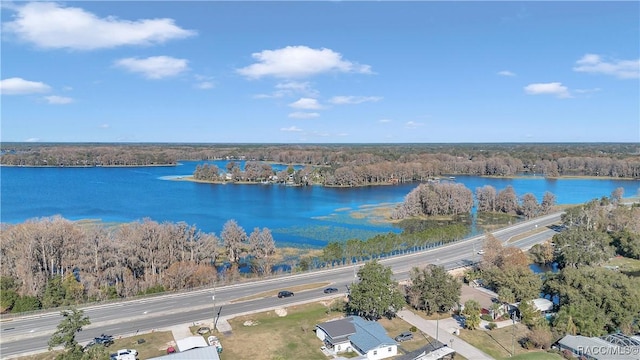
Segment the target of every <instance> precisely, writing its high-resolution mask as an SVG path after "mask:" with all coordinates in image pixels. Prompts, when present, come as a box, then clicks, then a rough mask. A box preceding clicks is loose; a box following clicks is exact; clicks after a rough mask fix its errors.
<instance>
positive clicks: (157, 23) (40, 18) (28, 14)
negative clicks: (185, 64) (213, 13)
mask: <svg viewBox="0 0 640 360" xmlns="http://www.w3.org/2000/svg"><path fill="white" fill-rule="evenodd" d="M15 11H16V12H17V14H16V15H15V17H14V19H15V20H13V21H10V22H7V23H5V24H4V25H3V27H2V29H3V31H4V32H5V33H7V34H12V35H15V36H16V37H17V38H18V39H20V40H22V41H26V42H29V43H32V44H34V45H36V46H38V47H40V48H45V49H72V50H94V49H104V48H113V47H117V46H122V45H153V44H162V43H164V42H166V41H167V40H172V39H181V38H185V37H189V36H193V35H195V34H196V32H195V31H192V30H185V29H182V28H180V27H179V26H176V25H175V23H174V20H173V19H166V18H165V19H141V20H136V21H130V20H122V19H118V18H116V17H114V16H108V17H104V18H99V17H98V16H96V15H95V14H92V13H90V12H87V11H85V10H83V9H81V8H77V7H63V6H62V5H60V4H56V3H53V2H31V3H28V4H26V5H24V6H20V7H15Z"/></svg>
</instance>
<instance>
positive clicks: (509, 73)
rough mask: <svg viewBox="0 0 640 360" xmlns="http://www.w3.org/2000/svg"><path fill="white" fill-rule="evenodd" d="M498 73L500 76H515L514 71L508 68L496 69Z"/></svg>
mask: <svg viewBox="0 0 640 360" xmlns="http://www.w3.org/2000/svg"><path fill="white" fill-rule="evenodd" d="M498 75H501V76H516V74H515V73H514V72H511V71H509V70H502V71H498Z"/></svg>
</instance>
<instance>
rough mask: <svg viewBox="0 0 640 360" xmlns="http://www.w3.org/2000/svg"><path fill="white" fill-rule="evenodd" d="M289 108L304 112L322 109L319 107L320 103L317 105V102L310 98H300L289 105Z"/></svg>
mask: <svg viewBox="0 0 640 360" xmlns="http://www.w3.org/2000/svg"><path fill="white" fill-rule="evenodd" d="M289 106H291V107H292V108H296V109H305V110H317V109H322V106H321V105H320V103H318V100H316V99H311V98H300V99H299V100H298V101H296V102H292V103H291V104H289Z"/></svg>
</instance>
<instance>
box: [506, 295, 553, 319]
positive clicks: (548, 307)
mask: <svg viewBox="0 0 640 360" xmlns="http://www.w3.org/2000/svg"><path fill="white" fill-rule="evenodd" d="M531 305H533V308H534V309H535V310H536V311H538V312H540V313H541V314H542V315H547V314H551V313H553V302H552V301H551V300H547V299H544V298H537V299H533V300H532V301H531ZM519 306H520V303H519V302H517V303H515V304H509V307H510V309H509V313H512V312H513V311H515V312H516V315H517V316H518V317H520V311H519V310H518V307H519Z"/></svg>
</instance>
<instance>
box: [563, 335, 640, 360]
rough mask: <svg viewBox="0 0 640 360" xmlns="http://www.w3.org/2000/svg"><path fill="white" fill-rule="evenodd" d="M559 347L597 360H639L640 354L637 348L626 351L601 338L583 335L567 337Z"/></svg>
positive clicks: (629, 348)
mask: <svg viewBox="0 0 640 360" xmlns="http://www.w3.org/2000/svg"><path fill="white" fill-rule="evenodd" d="M558 345H559V346H560V347H561V348H566V349H571V350H573V351H574V353H577V354H582V355H587V356H589V357H590V358H592V359H596V360H638V354H640V349H639V348H638V347H637V346H636V347H633V346H630V347H627V348H626V349H625V348H623V347H620V346H617V345H614V344H612V343H610V342H608V341H606V340H604V339H601V338H597V337H586V336H582V335H566V336H565V337H563V338H562V339H560V341H558ZM632 348H634V349H633V350H632Z"/></svg>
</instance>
